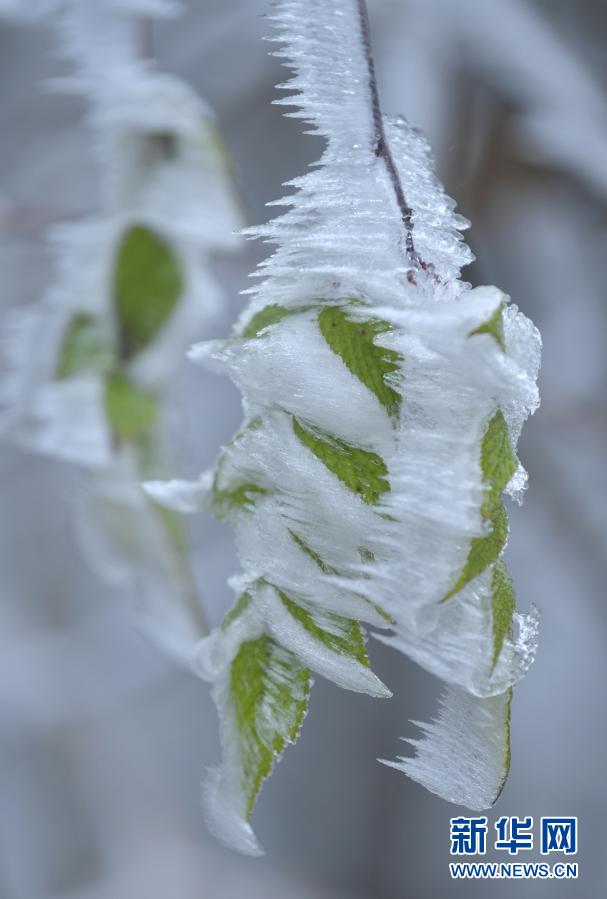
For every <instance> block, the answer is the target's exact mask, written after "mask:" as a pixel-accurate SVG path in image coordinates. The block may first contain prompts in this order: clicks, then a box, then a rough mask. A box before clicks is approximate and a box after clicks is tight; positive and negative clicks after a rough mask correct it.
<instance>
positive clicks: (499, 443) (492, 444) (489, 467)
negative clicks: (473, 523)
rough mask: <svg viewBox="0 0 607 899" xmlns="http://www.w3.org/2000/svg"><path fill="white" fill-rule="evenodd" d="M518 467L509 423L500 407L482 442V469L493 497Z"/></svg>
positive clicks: (501, 489) (504, 485)
mask: <svg viewBox="0 0 607 899" xmlns="http://www.w3.org/2000/svg"><path fill="white" fill-rule="evenodd" d="M517 468H518V460H517V458H516V456H515V454H514V452H513V450H512V444H511V443H510V434H509V433H508V425H507V424H506V419H505V418H504V416H503V414H502V412H501V410H499V409H498V411H497V412H496V413H495V415H494V416H493V418H492V419H491V421H490V422H489V424H488V425H487V430H486V431H485V434H484V437H483V442H482V444H481V471H482V473H483V478H484V480H485V482H486V483H487V484H488V485H489V489H490V492H491V497H492V498H493V499H495V498H496V497H498V496H499V495H500V493H501V492H502V491H503V490H504V489H505V487H506V485H507V484H508V481H509V480H510V479H511V478H512V476H513V475H514V473H515V472H516V470H517Z"/></svg>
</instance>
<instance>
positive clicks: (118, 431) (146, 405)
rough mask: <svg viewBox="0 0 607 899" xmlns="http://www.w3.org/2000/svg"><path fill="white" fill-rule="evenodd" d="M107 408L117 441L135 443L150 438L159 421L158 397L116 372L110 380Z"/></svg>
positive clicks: (106, 401)
mask: <svg viewBox="0 0 607 899" xmlns="http://www.w3.org/2000/svg"><path fill="white" fill-rule="evenodd" d="M105 409H106V415H107V418H108V421H109V423H110V426H111V428H112V431H113V432H114V435H115V437H116V439H117V440H118V442H120V443H136V442H140V441H145V440H147V439H148V438H149V437H150V435H151V433H152V431H153V428H154V425H155V423H156V413H157V401H156V397H155V396H153V395H152V394H150V393H147V391H145V390H142V389H141V388H140V387H137V386H136V385H135V384H133V383H132V382H131V381H129V380H128V378H125V377H124V375H119V374H113V375H110V377H109V378H108V379H107V381H106V387H105Z"/></svg>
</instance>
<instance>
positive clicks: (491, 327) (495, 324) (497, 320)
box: [468, 303, 506, 352]
mask: <svg viewBox="0 0 607 899" xmlns="http://www.w3.org/2000/svg"><path fill="white" fill-rule="evenodd" d="M474 334H490V335H491V336H492V337H493V338H494V339H495V341H496V342H497V345H498V346H499V348H500V349H501V350H502V351H504V352H505V350H506V337H505V335H504V304H503V303H500V305H499V306H498V307H497V309H496V310H495V312H494V313H493V315H492V316H491V318H490V319H488V320H487V321H486V322H484V323H483V324H482V325H479V326H478V328H475V329H474V331H470V334H469V335H468V336H469V337H472V336H473V335H474Z"/></svg>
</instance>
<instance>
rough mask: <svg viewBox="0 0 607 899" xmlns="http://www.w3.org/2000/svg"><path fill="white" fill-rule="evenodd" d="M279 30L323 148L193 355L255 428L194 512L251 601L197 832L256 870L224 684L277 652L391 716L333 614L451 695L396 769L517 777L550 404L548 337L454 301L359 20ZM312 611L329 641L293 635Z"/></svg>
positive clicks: (239, 607)
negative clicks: (241, 667) (220, 321)
mask: <svg viewBox="0 0 607 899" xmlns="http://www.w3.org/2000/svg"><path fill="white" fill-rule="evenodd" d="M272 23H273V25H274V27H275V29H276V33H275V34H274V35H273V37H272V40H275V41H276V42H277V43H278V44H279V45H280V47H281V49H279V50H278V51H277V53H276V55H278V56H279V57H281V58H283V59H284V60H286V62H285V64H286V65H287V67H289V68H290V69H291V70H292V72H293V73H294V74H293V78H292V79H291V80H290V81H289V82H288V83H287V84H286V85H284V86H283V85H281V87H286V88H288V89H289V90H293V91H294V92H295V93H294V96H290V97H288V98H281V99H280V100H279V101H278V102H279V103H281V104H283V105H288V106H295V107H296V111H295V112H291V113H288V114H289V115H292V116H295V117H298V118H302V119H303V120H304V121H305V122H306V123H308V124H310V126H311V127H312V129H313V131H314V132H315V133H319V134H320V135H321V136H323V137H324V138H325V140H326V148H325V151H324V153H323V155H322V158H321V159H320V161H319V163H318V164H317V165H316V166H315V167H313V169H312V170H311V171H310V172H308V173H307V174H305V175H304V176H303V177H299V178H296V179H294V180H293V181H292V182H290V186H292V187H294V188H295V189H296V190H295V193H293V194H291V195H289V196H288V197H287V198H285V199H283V200H280V201H278V202H277V204H276V205H281V206H287V207H288V211H287V212H286V213H284V214H282V215H280V216H278V217H277V218H275V219H274V220H273V221H271V222H270V223H269V224H268V225H265V226H263V227H260V228H254V229H251V230H250V232H249V233H250V234H251V235H252V236H256V237H261V238H262V239H264V240H266V241H267V242H269V243H271V244H273V245H275V250H274V252H273V254H272V255H271V256H270V257H269V258H268V259H267V260H266V261H265V262H264V263H262V264H261V265H260V267H259V269H258V271H257V272H256V274H257V276H258V277H259V278H260V279H261V281H260V283H258V284H256V286H254V287H253V288H251V290H250V291H248V292H249V293H250V294H251V295H252V299H251V302H250V304H249V306H248V307H247V308H246V309H245V311H244V312H243V314H242V315H241V317H240V320H239V321H238V322H237V324H236V327H235V329H234V332H233V336H232V337H231V338H230V339H229V340H227V341H224V342H213V343H207V344H201V345H199V346H197V347H194V348H193V350H192V351H191V357H192V359H194V360H195V361H197V362H199V363H201V364H204V365H205V366H207V367H209V368H210V369H212V370H215V371H220V372H221V371H224V372H226V373H227V374H228V375H229V376H230V377H231V378H232V380H233V381H234V382H235V383H236V384H237V385H238V386H239V388H240V390H241V391H242V395H243V409H244V422H243V425H242V428H241V430H240V431H239V433H238V434H237V435H236V436H235V438H234V439H233V441H232V442H231V444H229V446H228V447H226V448H225V450H224V451H223V453H222V455H221V456H220V459H219V461H218V463H217V465H216V468H215V471H214V475H213V488H212V491H211V495H210V498H207V499H205V503H210V505H211V507H213V508H214V509H215V511H216V513H217V514H219V515H220V517H222V518H224V519H226V520H228V521H230V522H231V523H232V524H233V526H234V528H235V532H236V543H237V550H238V556H239V561H240V564H241V567H242V573H241V574H240V575H239V576H238V577H237V578H234V579H233V581H232V583H233V586H234V589H235V592H236V594H237V596H239V599H238V601H237V604H236V606H235V607H234V610H232V611H231V612H230V613H228V616H227V617H226V619H225V620H224V623H223V624H222V626H221V627H220V628H218V629H217V630H216V631H215V632H214V633H213V634H211V635H210V636H209V637H208V638H207V639H206V640H205V641H203V643H202V645H201V649H200V653H201V655H200V658H201V659H204V664H202V667H201V671H203V672H204V676H205V677H206V678H207V679H209V680H210V681H211V682H212V683H213V693H214V697H215V701H216V703H217V706H218V710H219V716H220V724H221V735H222V747H223V762H222V765H221V767H220V768H218V769H216V770H214V772H213V773H212V775H211V776H210V778H209V781H208V784H207V788H206V790H205V796H206V807H207V814H208V816H209V819H210V820H211V822H212V827H213V829H214V831H215V832H216V833H217V834H218V836H219V837H220V838H221V839H223V840H224V841H226V842H228V843H229V844H230V845H232V846H234V847H235V848H238V849H241V850H242V851H245V852H257V851H259V846H258V844H257V843H256V842H254V841H253V840H254V838H253V832H252V831H251V829H250V823H249V818H250V813H251V810H252V802H254V799H255V796H256V795H257V791H258V789H259V785H260V783H259V782H256V783H255V790H254V791H252V792H250V793H249V794H247V787H246V782H247V774H246V766H247V758H248V756H249V754H250V730H249V729H248V728H250V722H246V721H243V720H242V716H241V718H240V720H239V717H238V714H237V706H238V702H239V696H238V689H236V688H235V686H234V683H233V682H231V681H230V677H231V674H230V672H233V671H234V670H235V668H237V667H238V665H237V664H236V663H235V660H236V659H237V655H238V652H239V651H240V650H241V649H242V647H246V646H249V647H251V646H253V645H257V644H256V643H255V641H258V640H264V639H266V638H267V639H271V640H272V641H274V644H275V645H278V646H280V647H283V648H285V649H288V651H289V652H290V653H291V654H292V658H293V659H296V660H299V661H300V662H301V663H302V664H305V665H306V666H307V667H308V668H310V669H312V670H314V671H316V672H318V673H320V674H322V675H323V676H325V677H329V678H330V679H332V680H333V681H334V682H336V683H338V684H340V685H341V686H344V687H346V688H349V689H365V690H367V691H368V692H370V693H371V694H372V695H382V693H381V691H379V690H378V689H377V686H378V685H377V684H376V683H374V682H373V681H372V679H371V678H370V676H369V675H370V671H369V669H368V668H366V667H365V666H366V663H363V664H362V665H361V662H360V659H359V660H358V662H357V663H356V664H352V661H353V660H352V657H351V656H348V653H347V652H341V653H339V652H338V653H335V652H333V653H332V654H328V652H327V638H326V635H325V637H323V636H322V634H321V633H320V631H321V630H322V628H321V624H322V623H323V622H324V623H325V624H326V620H325V619H326V616H327V615H328V614H332V615H335V614H337V615H340V616H342V618H343V619H346V622H347V621H348V620H350V621H353V622H358V621H363V622H366V623H367V624H370V625H372V626H373V627H375V628H384V629H385V628H391V630H392V635H391V636H386V637H382V639H384V640H385V642H388V643H389V644H390V645H392V646H393V647H394V648H397V649H399V650H400V651H402V652H404V653H406V654H407V655H409V656H410V657H411V658H413V659H414V660H415V661H417V662H418V663H419V664H420V665H422V666H423V667H424V668H426V669H427V670H429V671H430V672H432V673H433V674H435V675H436V676H437V677H438V678H440V679H441V680H444V681H446V682H447V683H448V685H449V686H448V688H447V691H446V693H445V698H444V700H443V705H442V706H441V713H440V716H439V720H438V722H433V723H432V724H430V725H425V726H424V732H425V735H426V736H425V739H424V740H423V741H421V742H418V743H416V744H415V745H416V749H417V752H418V756H417V758H415V759H408V760H404V761H400V762H397V763H394V766H395V767H398V768H400V769H401V770H404V771H406V773H408V774H409V775H410V776H412V777H414V778H415V779H418V780H420V782H422V783H424V784H425V785H426V786H427V787H428V788H429V789H431V790H433V791H435V792H437V793H438V794H439V795H441V796H443V797H444V798H446V799H449V800H451V801H457V802H463V803H464V804H469V805H470V807H471V808H481V807H486V806H488V805H491V804H492V803H493V802H494V801H495V799H496V798H497V796H498V795H499V792H500V791H501V789H502V786H503V783H504V780H505V777H506V774H507V770H508V764H509V709H510V696H511V687H512V685H513V684H514V683H516V682H517V681H518V680H519V679H520V678H521V677H522V676H523V675H524V674H525V672H526V670H527V669H528V667H529V665H530V664H531V662H532V660H533V657H534V654H535V648H536V632H537V614H536V612H535V611H532V612H531V613H529V614H523V613H518V612H514V611H513V603H514V598H513V591H512V585H511V583H510V581H509V579H508V577H507V574H506V573H505V572H504V570H503V566H502V563H501V560H500V556H501V554H502V552H503V548H504V545H505V541H506V538H507V525H505V523H504V522H505V513H503V511H502V506H501V499H500V496H501V494H502V493H503V492H504V491H508V492H511V493H514V494H515V495H520V492H521V489H522V487H523V486H524V482H525V474H524V471H523V469H522V467H521V466H520V463H518V460H517V459H516V457H515V455H514V452H515V449H516V442H517V440H518V436H519V433H520V428H521V426H522V423H523V421H524V419H525V418H526V417H527V415H529V414H530V413H531V412H533V411H534V409H535V408H536V406H537V404H538V395H537V388H536V385H535V380H536V376H537V369H538V365H539V352H540V340H539V335H538V333H537V331H536V329H535V328H534V327H533V325H532V324H531V323H530V322H529V321H528V320H527V319H526V318H525V317H524V316H523V315H522V314H521V313H520V312H518V310H517V309H516V307H514V306H511V305H509V302H510V301H509V297H507V296H506V295H504V294H503V293H502V292H501V291H500V290H498V289H497V288H495V287H478V288H476V289H474V290H471V289H470V287H469V285H467V284H465V283H464V282H462V281H461V280H460V269H461V267H462V266H463V265H465V264H467V263H468V262H469V261H470V260H471V258H472V256H471V253H470V251H469V250H468V248H467V247H466V246H465V244H464V243H463V242H462V240H461V236H460V234H459V231H460V230H461V229H462V228H463V227H466V225H467V223H466V222H465V220H463V219H462V218H461V217H460V216H457V215H456V214H455V213H454V212H453V208H454V204H453V202H452V201H451V200H449V199H448V198H447V197H445V195H444V193H443V191H442V187H441V185H440V184H439V183H438V181H437V180H436V178H435V176H434V173H433V171H432V163H431V157H430V154H429V150H428V145H427V143H426V141H425V140H424V139H423V138H422V137H421V136H420V135H419V134H418V133H417V132H415V131H414V130H413V129H412V128H411V127H410V126H409V125H408V124H407V122H406V121H405V120H404V119H402V118H397V119H385V118H384V119H382V118H381V115H380V111H379V106H378V98H377V92H376V86H375V83H374V76H373V70H372V62H371V56H370V48H369V36H368V26H367V22H366V12H365V8H364V4H363V3H361V2H358V0H339V2H335V3H332V4H326V3H324V2H321V0H306V2H304V0H283V2H280V3H279V4H278V5H277V7H276V10H275V11H274V13H273V15H272ZM183 489H184V487H183V486H179V487H175V488H174V489H173V490H168V491H167V493H166V495H165V499H166V500H167V501H168V502H169V503H172V502H180V495H181V492H182V491H183ZM192 490H195V485H193V487H192ZM285 597H286V599H285ZM302 610H303V612H302ZM309 614H311V615H312V616H313V618H314V621H315V622H316V625H318V627H316V630H314V628H313V627H310V626H309V622H308V627H307V632H306V633H305V634H304V633H303V632H302V626H301V625H302V620H304V619H303V618H302V615H304V616H305V615H309ZM513 625H514V627H513ZM340 626H341V627H342V628H343V627H346V626H347V625H344V623H343V621H342V624H341V625H340ZM329 629H330V627H329ZM515 631H516V633H515ZM334 637H335V634H333V638H334ZM329 643H330V644H331V645H332V648H333V649H334V648H335V642H334V639H333V641H332V642H331V639H329ZM350 649H351V647H350ZM247 652H249V653H252V649H248V650H247ZM210 660H214V661H213V663H212V664H211V662H210ZM328 662H329V663H330V664H327V663H328ZM293 664H295V663H293ZM362 669H364V670H362ZM293 677H294V675H293ZM262 681H263V678H261V677H260V678H259V691H260V695H262V696H263V695H265V694H264V684H263V683H262ZM230 684H231V686H229V685H230ZM264 701H265V700H264ZM264 701H262V706H263V702H264ZM274 721H275V724H276V727H277V728H278V726H279V721H280V712H276V717H275V719H274ZM300 723H301V722H300ZM247 734H248V736H247ZM260 743H261V744H262V743H263V740H260ZM260 751H261V750H260ZM279 754H280V753H277V754H276V756H275V757H278V755H279ZM479 757H480V758H481V762H480V764H479V766H478V770H475V768H474V760H475V759H478V758H479ZM459 759H461V763H459V762H458V760H459ZM268 773H269V770H268V768H267V766H266V767H265V768H264V770H263V776H267V774H268ZM258 780H259V778H258ZM239 810H240V811H239ZM239 816H240V817H239Z"/></svg>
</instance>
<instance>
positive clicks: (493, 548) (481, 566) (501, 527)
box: [445, 499, 508, 599]
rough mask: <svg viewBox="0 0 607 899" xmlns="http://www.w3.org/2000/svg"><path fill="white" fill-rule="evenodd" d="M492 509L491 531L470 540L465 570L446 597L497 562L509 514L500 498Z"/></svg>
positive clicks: (503, 542) (503, 541) (489, 517)
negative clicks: (484, 535)
mask: <svg viewBox="0 0 607 899" xmlns="http://www.w3.org/2000/svg"><path fill="white" fill-rule="evenodd" d="M490 509H491V511H490V514H489V515H488V516H485V517H486V518H488V520H489V522H490V524H491V533H490V534H487V536H486V537H473V539H472V540H471V541H470V550H469V552H468V559H467V561H466V564H465V566H464V570H463V571H462V573H461V574H460V576H459V578H458V580H457V583H456V584H455V587H453V588H452V589H451V590H450V591H449V593H447V595H446V597H445V599H449V598H450V597H451V596H453V595H454V594H455V593H458V592H459V591H460V590H461V589H462V588H463V587H465V586H466V584H468V583H470V581H471V580H472V579H473V578H475V577H476V576H477V575H479V574H480V573H481V571H484V570H485V568H487V566H488V565H491V563H492V562H495V560H496V559H497V558H498V557H499V555H500V553H501V551H502V550H503V548H504V546H505V545H506V540H507V538H508V516H507V514H506V509H505V507H504V504H503V502H502V501H501V500H499V499H498V500H497V501H496V502H495V503H493V504H492V505H491V507H490Z"/></svg>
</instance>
